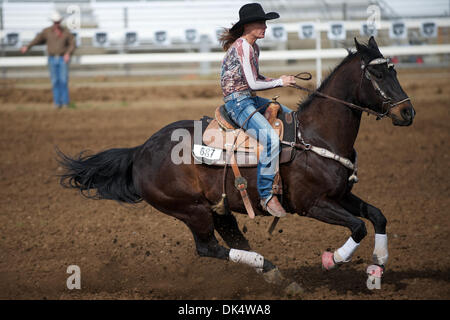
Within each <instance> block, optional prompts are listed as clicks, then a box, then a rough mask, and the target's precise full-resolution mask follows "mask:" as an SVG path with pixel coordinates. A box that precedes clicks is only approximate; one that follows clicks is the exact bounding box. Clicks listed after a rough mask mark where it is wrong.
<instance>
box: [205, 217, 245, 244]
mask: <svg viewBox="0 0 450 320" xmlns="http://www.w3.org/2000/svg"><path fill="white" fill-rule="evenodd" d="M213 219H214V228H215V229H216V231H217V232H218V233H219V234H220V236H221V237H222V239H223V240H224V241H225V242H226V244H227V245H228V246H229V247H231V248H236V249H242V250H250V245H249V243H248V240H247V239H246V238H245V237H244V235H243V234H242V232H241V231H240V230H239V227H238V224H237V221H236V218H235V216H234V215H232V214H225V215H219V214H217V213H215V212H213Z"/></svg>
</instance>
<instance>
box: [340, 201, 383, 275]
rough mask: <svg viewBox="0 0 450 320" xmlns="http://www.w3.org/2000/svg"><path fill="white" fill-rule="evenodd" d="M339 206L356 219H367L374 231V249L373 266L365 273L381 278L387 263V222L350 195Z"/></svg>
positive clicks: (371, 208) (378, 211)
mask: <svg viewBox="0 0 450 320" xmlns="http://www.w3.org/2000/svg"><path fill="white" fill-rule="evenodd" d="M340 204H341V205H342V206H343V207H344V208H345V209H347V210H348V211H349V212H351V213H352V214H354V215H355V216H357V217H362V218H365V219H368V220H369V221H370V222H372V224H373V227H374V229H375V247H374V250H373V256H372V257H373V263H374V264H373V265H371V266H369V267H368V268H367V273H368V274H369V277H370V275H373V276H374V277H381V275H382V274H383V272H384V269H385V265H386V263H387V261H388V257H389V253H388V241H387V235H386V224H387V220H386V218H385V217H384V215H383V213H381V210H380V209H378V208H375V207H374V206H372V205H370V204H368V203H367V202H365V201H363V200H361V199H360V198H358V197H357V196H355V195H354V194H352V193H349V194H348V195H347V196H345V197H344V198H343V199H342V201H340Z"/></svg>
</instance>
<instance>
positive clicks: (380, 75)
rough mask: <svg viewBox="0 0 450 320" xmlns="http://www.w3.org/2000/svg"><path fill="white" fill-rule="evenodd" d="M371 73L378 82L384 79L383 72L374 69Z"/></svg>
mask: <svg viewBox="0 0 450 320" xmlns="http://www.w3.org/2000/svg"><path fill="white" fill-rule="evenodd" d="M370 73H371V74H372V75H373V76H374V77H375V78H377V79H378V80H381V79H383V72H381V71H378V70H375V69H372V70H370Z"/></svg>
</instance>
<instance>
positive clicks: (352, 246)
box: [307, 198, 367, 270]
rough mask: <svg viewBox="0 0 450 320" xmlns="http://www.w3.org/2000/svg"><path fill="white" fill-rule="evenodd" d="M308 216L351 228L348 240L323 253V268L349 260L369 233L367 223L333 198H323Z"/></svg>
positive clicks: (332, 266) (311, 209)
mask: <svg viewBox="0 0 450 320" xmlns="http://www.w3.org/2000/svg"><path fill="white" fill-rule="evenodd" d="M307 216H308V217H311V218H314V219H317V220H320V221H323V222H326V223H329V224H335V225H341V226H344V227H347V228H349V229H350V230H351V232H352V235H351V237H350V238H349V239H348V240H347V242H346V243H345V244H344V245H343V246H342V247H340V248H339V249H337V250H336V251H334V253H332V252H324V253H323V255H322V266H323V268H325V269H327V270H330V269H333V268H334V267H336V266H337V265H339V264H342V263H345V262H349V261H350V260H351V258H352V256H353V253H354V252H355V251H356V249H357V248H358V246H359V244H360V242H361V240H362V239H364V237H365V236H366V234H367V230H366V225H365V223H364V222H363V221H362V220H361V219H358V218H356V217H355V215H353V214H352V213H350V212H349V211H347V210H346V209H345V208H344V207H343V206H342V205H340V204H339V203H338V202H336V201H335V200H332V199H328V198H323V199H320V200H318V201H317V202H316V203H315V205H314V206H313V207H311V208H310V209H309V210H308V212H307Z"/></svg>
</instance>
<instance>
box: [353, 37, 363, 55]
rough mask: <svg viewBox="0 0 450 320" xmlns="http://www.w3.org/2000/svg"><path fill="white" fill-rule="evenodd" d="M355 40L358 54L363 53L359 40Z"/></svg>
mask: <svg viewBox="0 0 450 320" xmlns="http://www.w3.org/2000/svg"><path fill="white" fill-rule="evenodd" d="M353 39H354V40H355V46H356V50H357V51H358V52H361V49H362V46H361V45H360V44H359V42H358V40H356V37H355V38H353Z"/></svg>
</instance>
